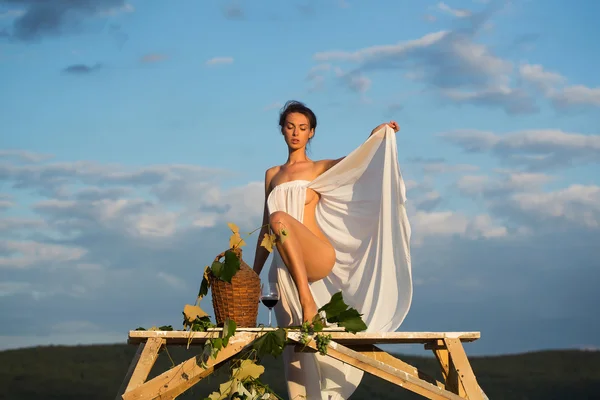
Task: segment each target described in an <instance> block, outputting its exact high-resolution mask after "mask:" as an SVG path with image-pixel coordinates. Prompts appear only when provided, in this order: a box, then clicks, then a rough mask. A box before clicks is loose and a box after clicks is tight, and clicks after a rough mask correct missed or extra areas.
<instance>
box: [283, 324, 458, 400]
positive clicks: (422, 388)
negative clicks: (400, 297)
mask: <svg viewBox="0 0 600 400" xmlns="http://www.w3.org/2000/svg"><path fill="white" fill-rule="evenodd" d="M288 337H289V338H290V339H291V340H294V341H295V342H296V343H298V344H299V345H300V346H302V344H301V343H300V340H301V335H300V333H298V332H293V333H290V335H289V336H288ZM306 347H309V348H311V349H312V350H313V351H314V350H316V349H317V347H316V343H315V341H310V342H309V343H308V344H307V345H306ZM327 355H328V356H329V357H332V358H335V359H337V360H340V361H342V362H345V363H346V364H349V365H352V366H354V367H356V368H359V369H361V370H363V371H365V372H368V373H370V374H372V375H375V376H377V377H380V378H382V379H385V380H387V381H389V382H392V383H394V384H396V385H398V386H401V387H403V388H405V389H408V390H410V391H412V392H415V393H417V394H420V395H421V396H424V397H427V398H429V399H432V400H464V399H462V398H461V397H459V396H457V395H455V394H454V393H451V392H449V391H447V390H445V389H443V388H440V387H438V386H435V385H432V384H430V383H428V382H426V381H424V380H421V379H419V378H418V377H417V376H414V375H412V374H409V373H407V372H406V371H402V370H400V369H397V368H394V367H392V366H390V365H388V364H386V363H384V362H382V361H377V360H375V359H373V358H370V357H367V356H365V355H363V354H361V353H359V352H357V351H354V350H351V349H350V348H348V347H345V346H343V345H341V344H339V343H336V342H335V341H333V340H332V341H331V342H329V345H328V348H327Z"/></svg>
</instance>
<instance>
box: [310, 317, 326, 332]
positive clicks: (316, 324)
mask: <svg viewBox="0 0 600 400" xmlns="http://www.w3.org/2000/svg"><path fill="white" fill-rule="evenodd" d="M312 330H313V332H321V331H322V330H323V320H322V319H321V317H320V316H319V314H317V315H315V318H314V319H313V321H312Z"/></svg>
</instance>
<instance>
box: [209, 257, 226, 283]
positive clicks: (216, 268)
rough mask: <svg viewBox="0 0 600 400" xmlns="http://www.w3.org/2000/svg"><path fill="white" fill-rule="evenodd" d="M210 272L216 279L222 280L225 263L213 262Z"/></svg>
mask: <svg viewBox="0 0 600 400" xmlns="http://www.w3.org/2000/svg"><path fill="white" fill-rule="evenodd" d="M210 270H211V271H212V274H213V275H214V276H215V277H217V278H219V279H221V276H222V275H223V263H222V262H221V261H215V262H213V263H212V265H211V266H210Z"/></svg>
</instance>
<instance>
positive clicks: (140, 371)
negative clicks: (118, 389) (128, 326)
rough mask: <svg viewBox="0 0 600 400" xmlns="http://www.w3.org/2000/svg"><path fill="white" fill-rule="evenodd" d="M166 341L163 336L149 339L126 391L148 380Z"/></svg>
mask: <svg viewBox="0 0 600 400" xmlns="http://www.w3.org/2000/svg"><path fill="white" fill-rule="evenodd" d="M164 341H165V340H164V339H161V338H150V339H148V341H147V342H146V346H145V347H144V351H143V352H142V355H141V356H140V359H139V361H138V363H137V366H136V367H135V371H133V374H132V375H131V379H130V380H129V385H127V389H125V393H127V392H129V391H130V390H133V389H135V388H136V387H139V386H141V385H142V384H143V383H144V382H146V379H148V375H149V374H150V370H152V367H153V366H154V363H155V362H156V359H157V358H158V351H159V350H160V347H161V346H162V345H163V343H164Z"/></svg>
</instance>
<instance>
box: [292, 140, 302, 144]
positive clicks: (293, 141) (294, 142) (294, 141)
mask: <svg viewBox="0 0 600 400" xmlns="http://www.w3.org/2000/svg"><path fill="white" fill-rule="evenodd" d="M292 143H293V144H296V143H300V141H299V140H298V139H292Z"/></svg>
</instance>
